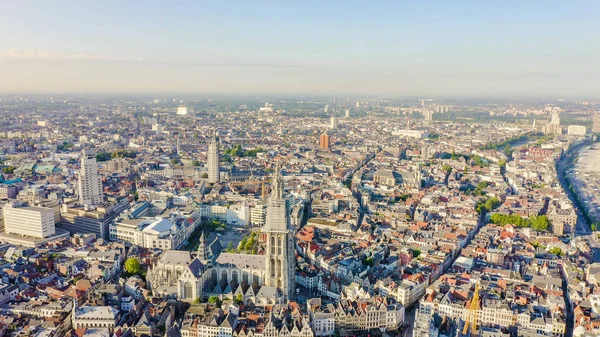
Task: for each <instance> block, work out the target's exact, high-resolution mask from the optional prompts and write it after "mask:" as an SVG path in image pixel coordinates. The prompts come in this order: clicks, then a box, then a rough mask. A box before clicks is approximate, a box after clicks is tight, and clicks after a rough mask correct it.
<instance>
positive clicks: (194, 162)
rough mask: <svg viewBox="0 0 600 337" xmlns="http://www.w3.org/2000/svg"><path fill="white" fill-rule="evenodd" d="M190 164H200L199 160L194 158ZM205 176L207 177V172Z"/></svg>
mask: <svg viewBox="0 0 600 337" xmlns="http://www.w3.org/2000/svg"><path fill="white" fill-rule="evenodd" d="M192 166H200V162H199V161H197V160H196V159H194V160H192ZM206 177H207V178H208V174H207V175H206Z"/></svg>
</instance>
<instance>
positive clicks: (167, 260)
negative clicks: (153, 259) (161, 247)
mask: <svg viewBox="0 0 600 337" xmlns="http://www.w3.org/2000/svg"><path fill="white" fill-rule="evenodd" d="M158 260H159V262H160V263H163V264H168V265H188V264H189V263H190V261H191V260H192V258H191V256H190V252H186V251H181V250H167V251H165V252H164V253H162V254H160V257H159V258H158Z"/></svg>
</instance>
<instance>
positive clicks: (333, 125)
mask: <svg viewBox="0 0 600 337" xmlns="http://www.w3.org/2000/svg"><path fill="white" fill-rule="evenodd" d="M330 124H331V125H330V127H331V128H332V129H335V128H337V117H335V116H332V117H331V118H330Z"/></svg>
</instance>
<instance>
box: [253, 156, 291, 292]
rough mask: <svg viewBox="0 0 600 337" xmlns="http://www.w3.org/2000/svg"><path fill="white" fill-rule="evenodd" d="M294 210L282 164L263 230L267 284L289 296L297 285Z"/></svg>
mask: <svg viewBox="0 0 600 337" xmlns="http://www.w3.org/2000/svg"><path fill="white" fill-rule="evenodd" d="M289 215H290V210H289V204H288V202H287V200H286V199H285V198H284V197H283V179H282V177H281V170H280V167H279V165H278V166H277V169H276V170H275V174H274V176H273V191H272V192H271V198H270V199H269V205H268V207H267V221H266V224H265V226H264V227H263V228H262V230H261V232H262V233H264V234H265V235H266V236H267V252H266V260H267V261H266V262H267V266H266V272H267V273H266V278H265V285H266V286H271V287H277V288H279V289H281V290H282V291H283V293H284V294H285V296H287V298H288V299H290V298H292V297H293V294H294V289H295V286H296V278H295V270H296V260H295V257H294V246H295V244H294V230H293V229H292V228H291V227H290V216H289Z"/></svg>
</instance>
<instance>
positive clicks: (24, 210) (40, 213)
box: [3, 203, 55, 239]
mask: <svg viewBox="0 0 600 337" xmlns="http://www.w3.org/2000/svg"><path fill="white" fill-rule="evenodd" d="M3 215H4V231H5V232H6V233H8V234H16V235H21V236H28V237H34V238H39V239H43V238H46V237H49V236H52V235H54V234H55V228H54V211H53V210H52V209H51V208H46V207H32V206H22V205H20V204H16V203H11V204H6V205H5V206H4V208H3Z"/></svg>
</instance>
